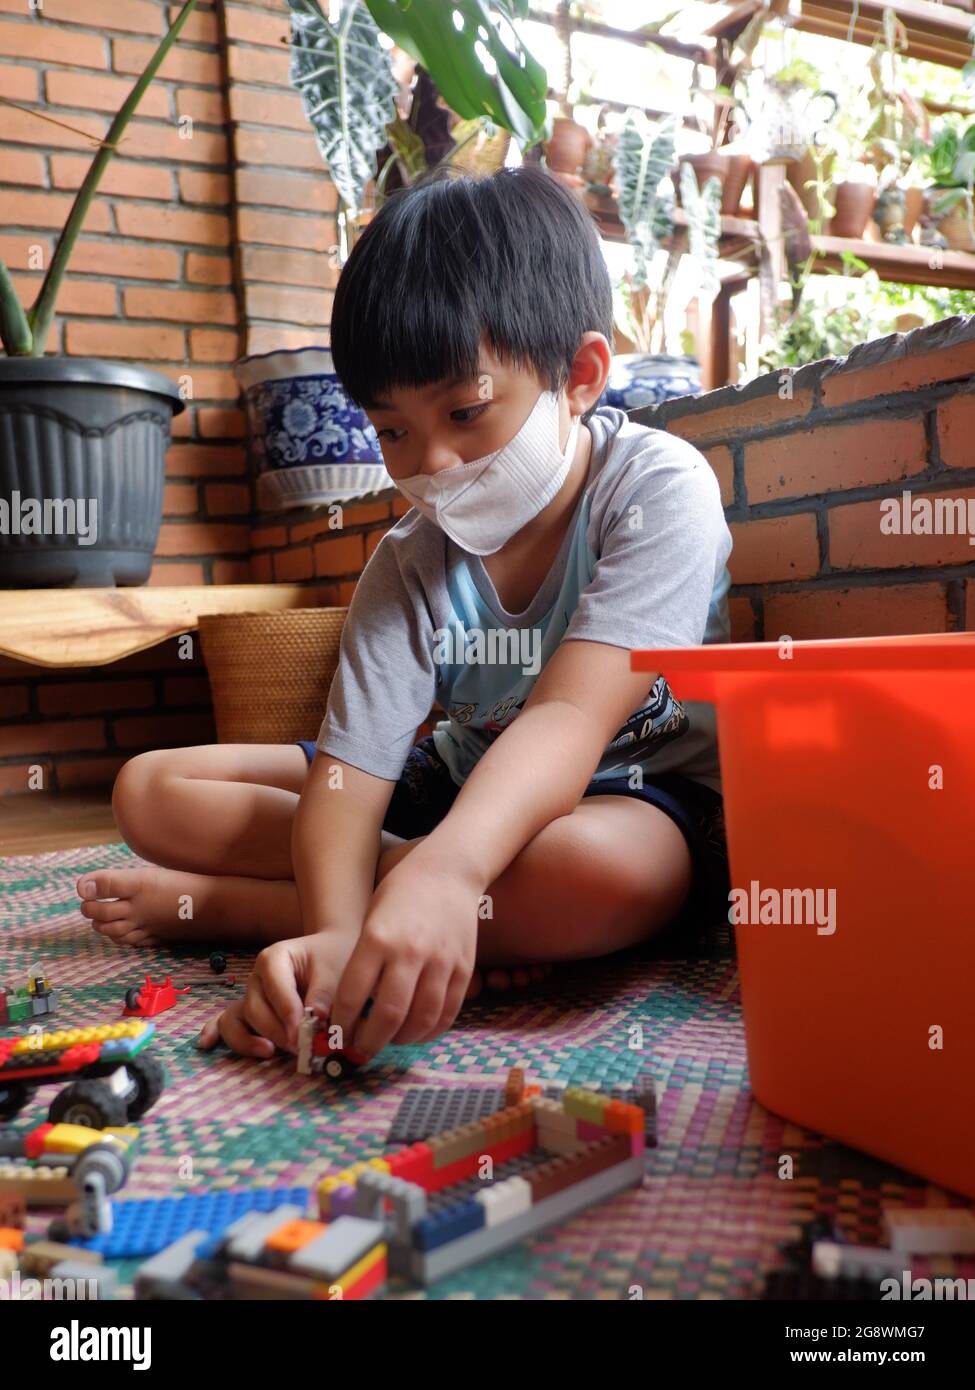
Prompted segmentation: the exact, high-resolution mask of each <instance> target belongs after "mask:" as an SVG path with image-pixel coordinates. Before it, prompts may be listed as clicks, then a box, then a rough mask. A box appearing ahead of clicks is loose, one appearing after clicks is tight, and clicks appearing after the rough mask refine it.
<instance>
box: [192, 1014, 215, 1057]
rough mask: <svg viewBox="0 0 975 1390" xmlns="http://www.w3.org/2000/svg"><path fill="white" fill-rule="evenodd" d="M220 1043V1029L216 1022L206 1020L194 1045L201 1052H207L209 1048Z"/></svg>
mask: <svg viewBox="0 0 975 1390" xmlns="http://www.w3.org/2000/svg"><path fill="white" fill-rule="evenodd" d="M219 1041H220V1028H219V1026H218V1020H217V1019H215V1018H208V1019H207V1021H206V1023H204V1025H203V1027H202V1028H201V1029H200V1036H199V1037H198V1038H197V1040H196V1045H197V1047H198V1048H200V1049H201V1050H202V1051H204V1052H207V1051H208V1050H209V1049H210V1048H211V1047H215V1046H216V1044H217V1043H218V1042H219Z"/></svg>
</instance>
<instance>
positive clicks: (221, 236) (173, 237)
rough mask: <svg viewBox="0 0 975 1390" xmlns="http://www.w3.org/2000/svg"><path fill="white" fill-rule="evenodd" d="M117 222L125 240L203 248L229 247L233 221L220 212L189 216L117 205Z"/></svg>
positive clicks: (185, 211) (184, 212)
mask: <svg viewBox="0 0 975 1390" xmlns="http://www.w3.org/2000/svg"><path fill="white" fill-rule="evenodd" d="M115 218H116V221H117V222H118V229H119V231H120V232H121V234H122V235H123V236H131V237H144V238H146V239H147V240H149V241H175V242H184V241H191V242H194V243H195V244H197V245H200V246H226V245H227V244H228V242H229V241H230V220H229V218H228V217H227V216H226V215H225V214H223V213H219V212H190V211H189V210H188V209H185V208H153V210H152V215H151V216H149V217H147V216H146V210H145V208H140V207H139V206H138V205H136V204H132V205H131V206H126V204H125V203H117V204H116V206H115Z"/></svg>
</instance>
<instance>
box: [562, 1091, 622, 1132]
mask: <svg viewBox="0 0 975 1390" xmlns="http://www.w3.org/2000/svg"><path fill="white" fill-rule="evenodd" d="M609 1103H610V1102H609V1098H608V1097H607V1096H601V1095H598V1094H597V1093H596V1092H595V1091H589V1090H587V1089H586V1088H585V1087H584V1086H570V1087H568V1089H567V1090H566V1091H565V1093H564V1095H563V1097H562V1109H563V1110H564V1111H565V1113H566V1115H574V1116H575V1117H576V1119H577V1120H586V1121H588V1123H589V1124H591V1125H602V1124H604V1120H603V1115H604V1112H605V1110H606V1106H607V1105H608V1104H609Z"/></svg>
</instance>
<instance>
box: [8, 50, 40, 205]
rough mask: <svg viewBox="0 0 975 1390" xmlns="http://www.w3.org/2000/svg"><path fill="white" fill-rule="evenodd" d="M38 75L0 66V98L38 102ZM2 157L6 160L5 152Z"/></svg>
mask: <svg viewBox="0 0 975 1390" xmlns="http://www.w3.org/2000/svg"><path fill="white" fill-rule="evenodd" d="M0 27H2V26H0ZM39 75H40V74H39V73H37V72H35V70H34V69H33V68H15V67H12V66H11V65H10V64H9V63H2V64H0V96H4V97H7V98H8V99H9V100H10V101H39V100H40V83H39V82H38V80H37V79H38V77H39ZM4 114H6V113H4ZM3 157H4V159H6V158H7V152H6V150H5V151H4V156H3ZM4 182H5V183H10V182H11V180H10V179H5V180H4Z"/></svg>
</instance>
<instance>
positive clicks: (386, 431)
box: [376, 425, 403, 444]
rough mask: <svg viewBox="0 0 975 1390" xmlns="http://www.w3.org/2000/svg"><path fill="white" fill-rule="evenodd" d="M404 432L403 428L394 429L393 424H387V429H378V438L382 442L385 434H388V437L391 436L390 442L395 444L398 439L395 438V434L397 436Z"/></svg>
mask: <svg viewBox="0 0 975 1390" xmlns="http://www.w3.org/2000/svg"><path fill="white" fill-rule="evenodd" d="M402 433H403V431H402V430H394V429H393V428H392V426H390V425H387V426H386V428H385V429H383V430H377V431H376V438H377V439H378V440H379V441H380V442H382V439H383V436H384V435H385V436H387V437H388V438H389V442H390V444H395V443H396V439H395V438H394V436H395V435H399V434H402Z"/></svg>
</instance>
